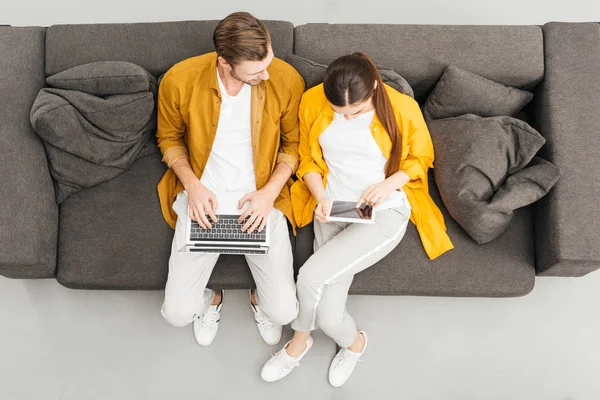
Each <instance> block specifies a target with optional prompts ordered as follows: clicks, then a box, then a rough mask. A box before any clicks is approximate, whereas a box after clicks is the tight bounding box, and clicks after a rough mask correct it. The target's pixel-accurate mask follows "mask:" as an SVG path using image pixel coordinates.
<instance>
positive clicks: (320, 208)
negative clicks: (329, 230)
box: [304, 172, 331, 223]
mask: <svg viewBox="0 0 600 400" xmlns="http://www.w3.org/2000/svg"><path fill="white" fill-rule="evenodd" d="M304 183H305V184H306V186H308V189H309V190H310V192H311V193H312V195H313V197H314V198H315V199H317V208H315V217H316V218H317V220H318V221H319V222H322V223H327V222H329V221H327V220H326V219H325V217H326V216H327V213H328V212H329V210H330V208H331V200H330V199H328V198H327V194H326V193H325V188H324V187H323V175H321V174H320V173H318V172H307V173H306V174H304Z"/></svg>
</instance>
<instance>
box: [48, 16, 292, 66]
mask: <svg viewBox="0 0 600 400" xmlns="http://www.w3.org/2000/svg"><path fill="white" fill-rule="evenodd" d="M217 22H218V21H180V22H159V23H129V24H82V25H53V26H51V27H49V28H48V32H47V36H46V37H47V39H46V75H47V76H50V75H53V74H56V73H58V72H61V71H64V70H66V69H69V68H71V67H74V66H77V65H82V64H87V63H90V62H96V61H112V60H118V61H129V62H132V63H134V64H137V65H140V66H142V67H144V68H145V69H146V70H148V71H149V72H150V73H152V74H153V75H155V76H158V75H161V74H163V73H164V72H166V71H167V70H168V69H169V68H170V67H171V66H173V65H174V64H176V63H177V62H179V61H182V60H184V59H186V58H189V57H194V56H197V55H200V54H204V53H208V52H211V51H214V47H213V44H212V35H213V31H214V29H215V27H216V25H217ZM264 23H265V25H266V26H267V28H268V29H269V32H270V33H271V38H272V42H273V51H274V52H275V55H276V56H277V57H279V58H282V59H285V58H286V57H287V55H288V54H289V53H290V52H291V51H292V48H293V40H294V26H293V25H292V23H291V22H285V21H264Z"/></svg>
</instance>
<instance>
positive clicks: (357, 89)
mask: <svg viewBox="0 0 600 400" xmlns="http://www.w3.org/2000/svg"><path fill="white" fill-rule="evenodd" d="M299 151H300V167H299V169H298V172H297V175H298V179H299V180H298V181H297V182H296V183H295V184H294V186H293V187H292V205H293V207H294V216H295V219H296V222H297V223H298V226H305V225H307V224H308V223H310V222H311V221H312V219H313V214H314V217H315V218H316V221H315V224H314V231H315V243H314V247H315V253H314V254H313V255H312V256H311V257H310V258H309V259H308V261H307V262H306V264H304V266H303V267H302V268H301V269H300V274H299V276H298V283H297V294H298V300H299V304H300V310H299V315H298V317H297V318H296V319H295V320H294V321H293V322H292V328H293V329H294V330H295V333H294V337H293V338H292V340H291V341H290V342H288V343H287V344H286V345H285V346H284V348H283V349H282V350H281V351H279V352H278V353H276V354H275V355H274V356H273V357H272V358H271V359H270V360H269V361H268V362H267V363H266V364H265V366H264V368H263V370H262V377H263V379H264V380H266V381H268V382H273V381H276V380H279V379H281V378H283V377H284V376H286V375H287V374H289V373H290V372H291V371H292V370H293V369H294V368H295V367H296V366H298V365H299V361H300V360H301V359H302V357H304V355H305V354H306V353H307V352H308V350H309V349H310V348H311V346H312V338H311V336H310V332H311V331H312V330H314V329H316V327H317V326H318V327H320V328H321V329H322V330H323V332H325V333H326V334H327V335H328V336H330V337H331V338H332V339H334V340H335V341H336V342H337V343H338V344H339V346H340V347H341V350H340V351H339V352H338V353H337V355H336V356H335V358H334V359H333V362H332V363H331V366H330V369H329V382H330V383H331V385H332V386H335V387H339V386H341V385H343V384H344V383H345V382H346V381H347V380H348V378H349V377H350V374H351V373H352V371H353V370H354V367H355V366H356V363H357V362H358V359H359V358H360V356H361V355H362V354H363V353H364V351H365V349H366V347H367V335H366V333H365V332H363V331H357V329H356V326H355V324H354V321H353V320H352V317H350V315H348V314H347V312H346V298H347V296H348V290H349V288H350V285H351V283H352V279H353V277H354V275H355V274H356V273H358V272H360V271H363V270H364V269H366V268H369V267H370V266H371V265H373V264H375V263H376V262H377V261H379V260H381V259H382V258H383V257H385V256H386V255H387V254H389V253H390V252H391V251H392V250H393V249H394V248H395V247H396V246H397V245H398V243H400V240H401V239H402V237H403V236H404V233H405V231H406V227H407V225H408V221H409V219H411V220H412V221H413V222H414V223H415V224H416V226H417V229H418V231H419V235H420V237H421V239H422V242H423V246H424V248H425V251H426V252H427V254H428V256H429V257H430V258H431V259H433V258H435V257H437V256H439V255H441V254H442V253H444V252H446V251H447V250H450V249H452V248H453V246H452V243H451V242H450V239H449V238H448V236H447V235H446V232H445V230H446V227H445V225H444V221H443V217H442V214H441V212H440V211H439V209H438V208H437V206H436V205H435V203H434V202H433V200H432V199H431V197H430V196H429V192H428V186H427V170H428V168H431V167H432V166H433V145H432V142H431V137H430V135H429V131H428V130H427V126H426V125H425V121H424V120H423V116H422V114H421V111H420V109H419V106H418V104H417V102H416V101H414V100H413V99H412V98H410V97H409V96H407V95H404V94H401V93H399V92H397V91H396V90H394V89H392V88H390V87H389V86H387V85H385V84H384V83H383V82H382V80H381V76H380V75H379V72H378V71H377V68H376V67H375V65H374V64H373V62H372V61H371V60H370V59H369V58H368V57H367V56H366V55H365V54H362V53H355V54H352V55H347V56H343V57H341V58H338V59H337V60H335V61H334V62H333V63H331V65H330V66H329V67H328V69H327V72H326V74H325V78H324V82H323V84H322V85H319V86H316V87H314V88H312V89H310V90H308V91H307V92H306V93H305V94H304V96H303V97H302V102H301V104H300V148H299ZM332 200H352V201H356V202H357V206H358V205H360V204H362V203H365V204H367V205H371V206H373V207H374V208H375V211H376V216H375V222H374V223H373V224H358V223H341V222H330V221H328V220H327V219H326V215H327V213H328V211H329V210H330V208H331V204H332Z"/></svg>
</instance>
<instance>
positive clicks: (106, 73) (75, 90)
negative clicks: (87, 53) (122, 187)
mask: <svg viewBox="0 0 600 400" xmlns="http://www.w3.org/2000/svg"><path fill="white" fill-rule="evenodd" d="M126 64H129V63H126ZM115 65H116V66H117V67H118V68H114V67H113V66H115ZM126 70H128V71H129V72H132V73H133V72H134V71H135V73H137V76H138V79H131V80H129V81H128V80H127V79H123V80H121V84H120V85H119V80H120V77H123V76H125V73H126ZM73 71H74V72H73ZM114 74H117V75H116V77H115V75H114ZM58 75H62V78H61V79H55V80H53V83H54V85H55V86H56V88H44V89H42V90H41V91H40V93H39V94H38V97H37V99H36V101H35V103H34V104H33V107H32V110H31V124H32V126H33V127H34V129H35V131H36V132H37V133H38V135H39V136H40V138H42V140H43V142H44V146H45V148H46V154H47V156H48V164H49V166H50V172H51V174H52V177H53V178H54V183H55V185H54V186H55V191H56V202H57V203H59V204H60V203H62V202H63V201H64V200H65V199H66V198H67V197H68V196H70V195H72V194H73V193H75V192H77V191H79V190H81V189H82V188H85V187H92V186H95V185H97V184H99V183H102V182H105V181H107V180H109V179H113V178H114V177H116V176H117V175H119V174H121V173H122V172H124V171H126V170H127V169H128V168H129V167H130V166H131V165H132V164H133V162H134V161H135V160H136V159H137V158H139V157H142V156H145V155H148V154H149V152H148V151H151V148H150V147H149V146H148V140H149V139H150V138H151V137H154V134H155V132H156V113H155V107H156V105H155V101H154V98H155V95H156V80H155V79H154V77H153V76H152V75H150V74H148V73H147V72H145V71H144V70H143V69H142V68H141V67H137V66H135V65H133V64H129V65H123V63H116V62H108V63H95V64H94V65H92V64H86V65H84V66H81V67H74V68H70V69H68V70H66V71H64V72H62V73H60V74H58ZM56 76H57V75H54V76H53V77H56ZM113 77H115V78H114V79H113ZM140 77H141V78H143V80H140V79H139V78H140ZM136 80H137V83H136V82H135V81H136ZM63 85H64V86H63ZM142 89H144V90H142ZM88 90H91V91H92V92H93V93H89V92H88ZM120 90H122V93H121V92H119V91H120ZM133 90H135V92H132V91H133Z"/></svg>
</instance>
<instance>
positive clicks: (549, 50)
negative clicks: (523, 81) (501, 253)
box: [534, 22, 600, 277]
mask: <svg viewBox="0 0 600 400" xmlns="http://www.w3.org/2000/svg"><path fill="white" fill-rule="evenodd" d="M543 32H544V52H545V68H546V73H545V78H544V81H543V82H542V84H541V85H540V86H539V88H538V90H537V93H536V104H535V113H534V114H535V115H534V118H535V123H536V125H537V127H538V128H539V129H540V132H541V133H542V134H543V135H544V137H545V138H546V140H547V142H546V145H545V146H544V147H543V148H542V151H541V156H542V157H544V158H546V159H547V160H549V161H551V162H552V163H554V164H555V165H556V166H558V167H559V168H560V170H561V179H560V180H559V182H558V183H557V185H556V186H555V187H554V189H553V190H552V191H551V192H550V193H549V194H548V195H547V196H546V197H545V198H543V199H542V200H540V201H539V202H538V203H536V204H535V206H534V224H535V253H536V273H537V274H538V275H547V276H572V277H574V276H583V275H586V274H588V273H589V272H592V271H594V270H596V269H598V268H600V245H599V244H598V239H600V211H599V209H598V204H599V203H600V25H599V24H596V23H555V22H552V23H548V24H546V25H544V27H543Z"/></svg>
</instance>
